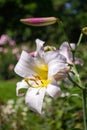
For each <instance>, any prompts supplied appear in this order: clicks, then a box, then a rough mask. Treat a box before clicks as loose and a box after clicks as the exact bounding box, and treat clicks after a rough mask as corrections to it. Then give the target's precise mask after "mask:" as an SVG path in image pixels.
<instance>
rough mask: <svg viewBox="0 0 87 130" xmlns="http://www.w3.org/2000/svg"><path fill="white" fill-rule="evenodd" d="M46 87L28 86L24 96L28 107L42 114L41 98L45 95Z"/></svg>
mask: <svg viewBox="0 0 87 130" xmlns="http://www.w3.org/2000/svg"><path fill="white" fill-rule="evenodd" d="M45 91H46V88H41V89H40V88H39V89H37V88H29V89H28V91H27V93H26V97H25V102H26V104H27V105H28V107H29V108H30V109H31V110H33V111H35V112H37V113H39V114H42V104H43V99H44V95H45Z"/></svg>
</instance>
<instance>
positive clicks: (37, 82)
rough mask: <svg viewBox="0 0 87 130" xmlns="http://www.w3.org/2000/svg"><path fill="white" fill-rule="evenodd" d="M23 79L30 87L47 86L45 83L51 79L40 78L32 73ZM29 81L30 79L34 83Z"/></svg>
mask: <svg viewBox="0 0 87 130" xmlns="http://www.w3.org/2000/svg"><path fill="white" fill-rule="evenodd" d="M24 80H25V82H26V83H27V84H28V86H29V87H32V88H43V87H47V85H48V84H49V83H50V82H51V80H48V79H42V78H41V77H40V76H39V75H33V77H31V78H25V79H24ZM30 81H32V82H33V83H34V84H35V85H32V84H31V83H30Z"/></svg>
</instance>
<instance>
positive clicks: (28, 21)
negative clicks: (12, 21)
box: [20, 17, 59, 26]
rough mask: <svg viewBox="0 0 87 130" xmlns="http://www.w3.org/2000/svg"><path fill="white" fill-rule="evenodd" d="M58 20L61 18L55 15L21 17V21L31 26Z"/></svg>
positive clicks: (48, 23) (52, 22)
mask: <svg viewBox="0 0 87 130" xmlns="http://www.w3.org/2000/svg"><path fill="white" fill-rule="evenodd" d="M58 20H59V19H58V18H55V17H42V18H26V19H20V21H21V22H23V23H25V24H27V25H30V26H47V25H51V24H54V23H56V22H57V21H58Z"/></svg>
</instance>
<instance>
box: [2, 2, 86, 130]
mask: <svg viewBox="0 0 87 130" xmlns="http://www.w3.org/2000/svg"><path fill="white" fill-rule="evenodd" d="M51 16H54V17H57V18H60V19H61V20H62V22H63V27H64V28H63V27H62V26H61V25H60V24H55V25H50V26H46V27H31V26H28V25H24V24H22V23H21V22H20V19H21V18H28V17H51ZM85 26H87V1H86V0H84V1H83V0H79V1H78V0H41V1H40V0H26V1H23V0H17V1H15V0H3V1H2V0H0V130H75V128H78V129H76V130H79V129H81V130H83V115H82V114H83V111H82V99H81V97H80V95H81V93H80V91H79V89H78V88H77V87H76V86H73V85H72V84H69V83H67V84H66V85H65V83H60V87H61V89H62V91H63V94H62V95H61V97H59V98H58V99H57V100H52V98H50V97H48V96H46V98H45V102H44V104H43V105H44V115H43V116H40V115H38V114H36V113H34V112H32V111H30V110H29V109H28V108H27V106H26V105H25V103H24V97H17V96H16V82H17V81H19V80H21V78H19V77H18V76H17V75H16V74H15V73H14V66H15V65H16V63H17V61H18V59H19V57H20V54H21V51H22V50H26V51H27V52H30V51H32V50H33V49H35V39H36V38H40V39H41V40H44V41H46V44H49V45H55V46H56V47H57V48H58V47H59V46H60V45H61V43H62V42H64V41H67V38H68V40H69V41H70V42H73V43H77V41H78V38H79V35H80V33H81V29H82V28H83V27H85ZM76 55H77V57H78V56H79V57H80V58H81V59H82V60H83V61H84V65H83V66H78V68H79V69H78V71H79V72H80V74H81V79H82V81H83V82H86V80H87V36H84V37H83V39H82V43H81V46H80V47H79V50H78V53H77V54H76ZM77 93H78V94H77Z"/></svg>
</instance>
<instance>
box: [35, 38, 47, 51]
mask: <svg viewBox="0 0 87 130" xmlns="http://www.w3.org/2000/svg"><path fill="white" fill-rule="evenodd" d="M44 43H45V42H44V41H42V40H40V39H36V52H39V51H40V50H41V49H42V48H43V44H44Z"/></svg>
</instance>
